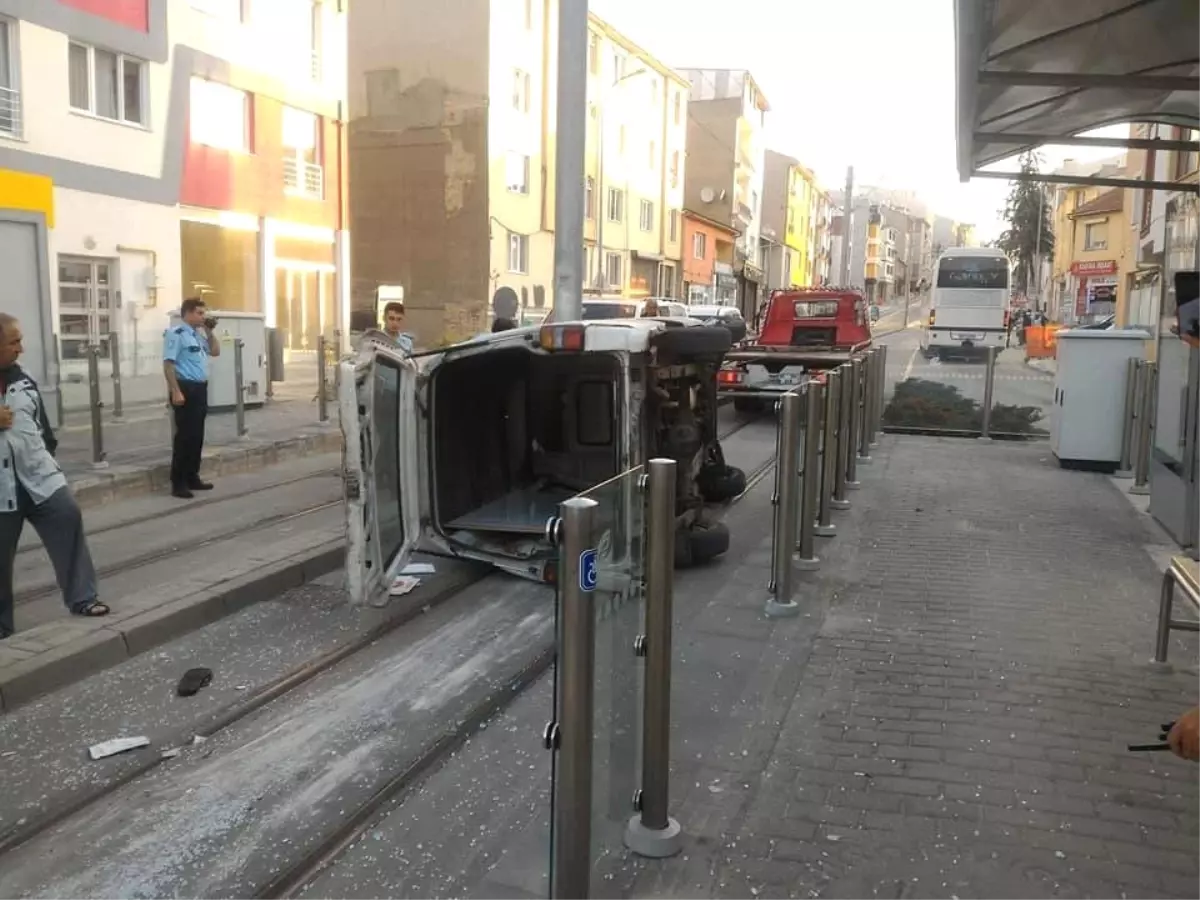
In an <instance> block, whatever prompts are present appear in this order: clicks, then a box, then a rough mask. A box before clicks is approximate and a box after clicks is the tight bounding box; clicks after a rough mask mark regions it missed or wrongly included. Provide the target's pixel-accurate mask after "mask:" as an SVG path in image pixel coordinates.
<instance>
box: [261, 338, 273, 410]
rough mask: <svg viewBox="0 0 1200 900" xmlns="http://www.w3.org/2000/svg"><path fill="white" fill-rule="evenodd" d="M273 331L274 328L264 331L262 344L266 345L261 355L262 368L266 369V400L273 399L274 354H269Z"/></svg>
mask: <svg viewBox="0 0 1200 900" xmlns="http://www.w3.org/2000/svg"><path fill="white" fill-rule="evenodd" d="M274 331H275V329H274V328H267V329H265V332H266V336H265V338H264V343H265V344H266V346H265V350H266V352H265V353H264V354H263V363H264V368H265V369H266V373H265V374H266V379H267V390H266V399H268V400H273V399H275V354H273V353H272V352H271V340H272V338H271V335H272V333H273V332H274Z"/></svg>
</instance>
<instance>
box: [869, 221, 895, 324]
mask: <svg viewBox="0 0 1200 900" xmlns="http://www.w3.org/2000/svg"><path fill="white" fill-rule="evenodd" d="M885 209H886V207H882V206H879V205H878V204H873V205H872V206H871V207H870V209H869V210H868V213H867V236H866V263H865V266H866V268H865V269H864V272H863V286H864V287H865V288H866V297H867V302H869V303H876V304H880V305H883V304H886V303H889V302H890V301H891V300H892V297H893V295H894V293H895V283H896V270H897V263H896V259H897V252H896V242H897V240H898V238H899V235H900V231H899V229H897V228H896V227H895V225H893V224H892V223H891V222H890V221H889V219H890V218H891V217H890V216H887V215H885Z"/></svg>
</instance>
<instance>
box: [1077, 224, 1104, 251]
mask: <svg viewBox="0 0 1200 900" xmlns="http://www.w3.org/2000/svg"><path fill="white" fill-rule="evenodd" d="M1083 249H1084V250H1107V249H1108V223H1107V222H1093V223H1091V224H1090V225H1087V226H1085V227H1084V229H1083Z"/></svg>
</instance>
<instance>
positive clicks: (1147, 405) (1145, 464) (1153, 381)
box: [1129, 362, 1158, 496]
mask: <svg viewBox="0 0 1200 900" xmlns="http://www.w3.org/2000/svg"><path fill="white" fill-rule="evenodd" d="M1157 392H1158V366H1157V365H1156V364H1155V363H1152V362H1146V363H1143V364H1142V378H1141V384H1140V386H1139V393H1140V395H1141V396H1140V399H1141V403H1140V405H1139V407H1138V414H1139V422H1138V432H1137V462H1136V463H1135V464H1134V470H1133V484H1132V485H1131V486H1130V488H1129V493H1131V494H1134V495H1137V496H1145V495H1146V494H1149V493H1150V457H1151V454H1153V452H1154V401H1155V399H1156V396H1155V395H1156V394H1157Z"/></svg>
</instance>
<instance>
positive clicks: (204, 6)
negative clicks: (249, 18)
mask: <svg viewBox="0 0 1200 900" xmlns="http://www.w3.org/2000/svg"><path fill="white" fill-rule="evenodd" d="M191 5H192V8H193V9H198V10H200V12H203V13H208V14H209V15H210V16H215V17H216V18H219V19H230V20H232V21H234V22H240V21H242V0H191Z"/></svg>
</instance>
